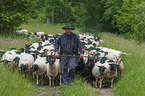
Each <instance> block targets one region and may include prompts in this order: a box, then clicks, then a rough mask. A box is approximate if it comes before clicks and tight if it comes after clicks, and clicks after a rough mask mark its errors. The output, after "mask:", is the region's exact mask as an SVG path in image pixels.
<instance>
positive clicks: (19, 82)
mask: <svg viewBox="0 0 145 96" xmlns="http://www.w3.org/2000/svg"><path fill="white" fill-rule="evenodd" d="M32 42H35V40H34V39H33V38H31V39H29V40H28V39H27V38H25V37H24V36H19V37H17V36H16V35H15V34H12V35H9V36H8V35H7V36H0V50H5V51H8V50H10V48H16V49H17V50H19V48H22V47H23V48H24V46H25V44H30V43H32ZM32 83H33V82H31V80H30V79H25V78H23V77H22V75H21V74H19V72H17V71H14V72H12V71H11V70H10V69H9V68H7V67H5V66H3V65H2V63H0V90H1V91H0V96H30V95H31V94H33V93H34V92H35V91H36V88H35V86H34V84H32Z"/></svg>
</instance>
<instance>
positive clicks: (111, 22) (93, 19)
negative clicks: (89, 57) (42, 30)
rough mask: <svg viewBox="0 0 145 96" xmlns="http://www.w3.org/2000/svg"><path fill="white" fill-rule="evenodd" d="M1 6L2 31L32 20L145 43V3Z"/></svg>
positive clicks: (51, 1) (19, 2)
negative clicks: (116, 35) (109, 34)
mask: <svg viewBox="0 0 145 96" xmlns="http://www.w3.org/2000/svg"><path fill="white" fill-rule="evenodd" d="M0 4H1V7H0V10H1V14H0V18H1V22H0V28H1V32H3V30H12V29H14V28H16V27H18V26H20V25H21V24H22V23H23V22H27V21H28V19H29V18H32V19H34V20H37V21H38V22H41V23H46V24H57V23H66V22H70V23H71V24H72V25H75V26H81V27H84V28H91V29H92V28H93V29H96V30H98V31H106V32H112V33H117V34H122V35H123V36H124V37H125V38H133V39H135V40H139V41H140V42H144V40H145V24H144V22H145V10H144V4H145V1H144V0H13V1H11V0H1V1H0ZM4 32H5V31H4Z"/></svg>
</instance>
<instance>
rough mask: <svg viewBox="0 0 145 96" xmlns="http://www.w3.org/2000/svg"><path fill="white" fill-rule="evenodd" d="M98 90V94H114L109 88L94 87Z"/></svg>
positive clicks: (100, 95)
mask: <svg viewBox="0 0 145 96" xmlns="http://www.w3.org/2000/svg"><path fill="white" fill-rule="evenodd" d="M96 90H97V91H99V96H114V94H113V92H112V89H111V88H102V89H99V88H98V89H96Z"/></svg>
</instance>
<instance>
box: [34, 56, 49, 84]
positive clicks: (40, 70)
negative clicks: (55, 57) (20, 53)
mask: <svg viewBox="0 0 145 96" xmlns="http://www.w3.org/2000/svg"><path fill="white" fill-rule="evenodd" d="M31 70H32V72H33V73H34V74H35V75H36V77H37V83H36V84H37V85H38V84H39V81H38V80H39V77H38V76H42V75H45V73H46V71H47V64H46V58H45V57H40V56H38V57H37V59H36V60H35V62H34V64H33V65H32V67H31ZM34 74H33V78H34Z"/></svg>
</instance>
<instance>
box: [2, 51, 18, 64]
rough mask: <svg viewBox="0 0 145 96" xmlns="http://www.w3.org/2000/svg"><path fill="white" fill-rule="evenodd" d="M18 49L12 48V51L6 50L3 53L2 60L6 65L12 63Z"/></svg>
mask: <svg viewBox="0 0 145 96" xmlns="http://www.w3.org/2000/svg"><path fill="white" fill-rule="evenodd" d="M16 51H17V50H11V51H6V52H5V53H4V54H3V55H2V58H1V61H2V62H4V63H5V65H7V64H8V62H9V63H10V62H11V63H12V61H13V59H14V58H15V56H16Z"/></svg>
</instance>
